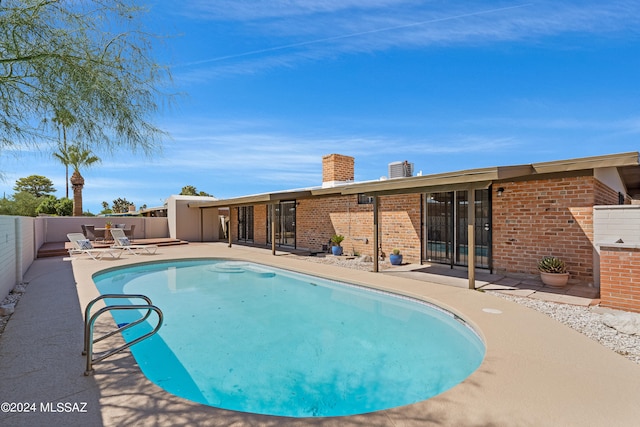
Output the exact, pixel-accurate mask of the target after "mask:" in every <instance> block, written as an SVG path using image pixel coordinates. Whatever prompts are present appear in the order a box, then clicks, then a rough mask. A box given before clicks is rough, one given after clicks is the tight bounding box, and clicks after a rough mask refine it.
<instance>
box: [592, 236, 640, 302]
mask: <svg viewBox="0 0 640 427" xmlns="http://www.w3.org/2000/svg"><path fill="white" fill-rule="evenodd" d="M600 305H602V306H604V307H611V308H616V309H619V310H627V311H635V312H638V313H640V248H638V247H613V246H602V247H601V248H600Z"/></svg>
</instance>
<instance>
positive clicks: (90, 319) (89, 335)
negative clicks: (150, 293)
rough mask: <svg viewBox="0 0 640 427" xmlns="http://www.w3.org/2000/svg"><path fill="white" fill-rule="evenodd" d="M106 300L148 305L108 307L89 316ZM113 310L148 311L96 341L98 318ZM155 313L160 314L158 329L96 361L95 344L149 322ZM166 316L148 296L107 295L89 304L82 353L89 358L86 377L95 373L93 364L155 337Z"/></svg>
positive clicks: (85, 315)
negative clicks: (130, 301)
mask: <svg viewBox="0 0 640 427" xmlns="http://www.w3.org/2000/svg"><path fill="white" fill-rule="evenodd" d="M105 298H115V299H117V298H126V299H142V300H144V301H145V302H146V304H117V305H107V306H105V307H103V308H101V309H100V310H98V311H97V312H96V313H95V314H93V315H92V316H89V315H90V314H91V308H92V307H93V305H94V304H95V303H97V302H98V301H101V300H104V299H105ZM112 310H146V311H147V312H146V314H145V315H144V316H143V317H141V318H140V319H138V320H136V321H134V322H131V323H125V324H119V325H118V329H116V330H115V331H111V332H109V333H108V334H105V335H103V336H101V337H99V338H96V339H95V340H94V339H93V325H94V324H95V322H96V319H97V318H98V317H100V315H102V314H104V313H106V312H109V311H112ZM153 311H155V312H156V313H157V314H158V324H157V325H156V327H155V328H154V329H153V330H152V331H151V332H147V333H146V334H144V335H142V336H140V337H138V338H136V339H135V340H133V341H131V342H128V343H126V344H124V345H122V346H120V347H118V348H115V349H113V350H109V351H107V352H105V353H104V354H102V355H100V356H98V357H96V358H95V359H94V357H93V344H95V343H97V342H99V341H102V340H104V339H106V338H109V337H110V336H112V335H115V334H117V333H118V332H124V331H125V330H127V329H129V328H131V327H133V326H135V325H138V324H140V323H142V322H144V321H145V320H147V319H148V318H149V316H151V313H152V312H153ZM163 318H164V316H163V315H162V310H160V309H159V308H158V307H156V306H155V305H153V304H152V303H151V299H150V298H149V297H147V296H146V295H137V294H105V295H101V296H99V297H98V298H95V299H94V300H92V301H91V302H90V303H89V304H87V308H85V310H84V350H83V351H82V354H83V355H86V356H87V368H86V370H85V371H84V374H85V375H91V374H92V373H93V364H94V363H97V362H101V361H103V360H104V359H106V358H107V357H110V356H113V355H114V354H117V353H120V352H121V351H122V350H125V349H127V348H129V347H131V346H132V345H134V344H137V343H139V342H140V341H142V340H145V339H147V338H149V337H150V336H152V335H154V334H155V333H156V332H158V330H159V329H160V327H161V326H162V321H163Z"/></svg>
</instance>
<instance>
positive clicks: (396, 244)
mask: <svg viewBox="0 0 640 427" xmlns="http://www.w3.org/2000/svg"><path fill="white" fill-rule="evenodd" d="M379 214H380V220H379V227H380V244H381V247H382V251H383V252H384V253H385V254H386V255H387V256H388V255H389V254H390V253H391V250H392V249H394V248H398V249H400V251H401V253H402V254H403V256H404V260H405V261H407V262H415V263H418V262H420V195H417V194H412V195H401V196H384V197H380V198H379ZM296 217H297V222H296V232H297V244H298V247H300V248H308V249H311V250H318V251H319V250H321V249H322V245H323V244H325V245H326V244H327V243H328V242H329V239H330V238H331V236H333V235H334V234H342V235H343V236H345V240H344V241H343V242H342V247H343V248H344V251H345V253H346V254H353V253H354V252H357V253H359V254H361V255H373V251H374V247H373V205H370V204H362V205H359V204H358V198H357V196H355V195H354V196H339V197H324V198H318V199H302V200H300V204H299V205H298V208H297V210H296ZM365 239H366V240H365Z"/></svg>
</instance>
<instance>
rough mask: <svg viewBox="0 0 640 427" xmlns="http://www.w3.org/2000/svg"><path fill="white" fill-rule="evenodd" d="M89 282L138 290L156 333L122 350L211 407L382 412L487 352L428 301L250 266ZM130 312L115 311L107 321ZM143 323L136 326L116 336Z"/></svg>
mask: <svg viewBox="0 0 640 427" xmlns="http://www.w3.org/2000/svg"><path fill="white" fill-rule="evenodd" d="M390 280H392V279H391V278H390ZM94 281H95V283H96V285H97V287H98V289H99V291H100V292H101V293H102V294H106V293H129V294H144V295H147V296H149V297H150V298H151V300H152V301H153V303H154V305H156V306H158V307H160V309H161V310H162V311H163V312H164V324H163V325H162V328H161V329H160V332H159V333H158V334H157V335H155V336H153V337H152V338H150V339H148V340H145V341H143V342H141V343H139V344H136V345H134V346H133V347H131V350H132V352H133V355H134V357H135V359H136V361H137V362H138V364H139V365H140V368H141V369H142V371H143V373H144V374H145V375H146V376H147V377H148V378H149V379H150V380H151V381H153V382H154V383H156V384H157V385H158V386H160V387H162V388H164V389H165V390H167V391H168V392H170V393H173V394H175V395H178V396H181V397H184V398H186V399H190V400H193V401H196V402H199V403H202V404H206V405H211V406H215V407H219V408H225V409H231V410H236V411H243V412H252V413H258V414H269V415H281V416H291V417H322V416H340V415H352V414H360V413H366V412H373V411H378V410H382V409H388V408H392V407H396V406H401V405H406V404H410V403H415V402H418V401H421V400H425V399H428V398H430V397H432V396H435V395H437V394H439V393H442V392H443V391H445V390H447V389H449V388H451V387H453V386H454V385H456V384H458V383H460V382H461V381H463V380H464V379H465V378H466V377H467V376H469V375H470V374H471V373H472V372H473V371H474V370H476V369H477V367H478V366H479V365H480V363H481V362H482V359H483V357H484V352H485V348H484V344H483V343H482V341H481V340H480V339H479V337H478V336H477V335H476V334H475V333H474V332H473V331H472V330H471V329H470V328H469V327H468V326H466V325H465V324H464V323H462V322H460V321H459V320H457V319H456V318H455V317H454V316H453V315H451V314H449V313H447V312H445V311H443V310H440V309H438V308H436V307H433V306H429V305H427V304H423V303H420V302H417V301H415V300H411V299H407V298H401V297H396V296H392V295H390V294H384V293H381V292H375V291H370V290H366V289H364V288H360V287H356V286H351V285H346V284H342V283H338V282H333V281H328V280H323V279H321V278H318V277H314V276H307V275H301V274H296V273H292V272H289V271H286V270H280V269H276V268H272V267H266V266H261V265H258V264H252V263H246V262H235V261H227V260H211V259H209V260H187V261H172V262H166V263H152V264H142V265H138V266H133V267H124V268H121V269H116V270H111V271H108V272H105V273H100V274H97V275H95V276H94ZM138 302H139V301H138ZM107 303H109V301H108V302H107ZM113 303H116V302H115V301H114V302H113ZM118 303H121V300H119V301H118ZM154 316H155V314H154V315H152V316H151V318H150V319H149V322H150V323H151V324H153V325H155V320H156V319H157V317H154ZM139 317H140V314H139V313H132V311H119V312H114V318H115V321H116V323H126V322H130V321H132V320H134V319H136V318H139ZM151 328H152V326H151V325H150V324H146V323H145V324H142V325H138V326H136V327H133V328H131V329H130V330H129V331H126V332H125V333H124V336H125V339H126V340H132V339H135V338H136V337H137V336H139V335H140V333H141V332H143V329H144V330H150V329H151Z"/></svg>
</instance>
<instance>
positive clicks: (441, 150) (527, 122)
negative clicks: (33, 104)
mask: <svg viewBox="0 0 640 427" xmlns="http://www.w3.org/2000/svg"><path fill="white" fill-rule="evenodd" d="M149 6H150V7H151V12H150V14H149V16H148V18H149V22H150V25H151V27H152V29H153V30H154V31H155V32H157V33H161V34H168V35H171V36H172V37H170V38H169V39H167V40H165V41H164V43H163V44H162V45H159V46H158V47H157V48H156V50H155V52H156V55H157V56H158V58H159V59H160V61H161V62H163V63H166V64H169V65H171V68H172V73H173V78H174V85H175V87H174V90H175V91H177V92H181V93H183V94H184V96H182V97H180V98H179V99H178V101H177V103H176V105H175V106H174V107H173V108H172V109H170V110H166V111H163V113H162V114H160V115H158V117H157V120H156V122H157V124H158V125H159V126H160V127H161V128H162V129H164V130H166V131H168V132H169V134H170V135H171V138H170V139H167V141H166V142H165V144H164V146H163V150H162V153H157V154H155V155H154V156H152V157H145V156H144V155H143V154H140V153H131V152H129V151H124V150H122V151H119V152H116V153H113V154H110V153H99V155H100V156H101V157H102V159H103V161H102V163H101V164H99V165H97V166H95V167H93V168H91V169H86V170H84V171H82V173H83V176H84V177H85V180H86V185H85V189H84V192H83V195H84V208H85V210H87V209H88V210H90V211H92V212H94V213H97V212H99V211H100V209H101V206H100V205H101V202H102V201H103V200H105V201H107V202H109V203H111V202H112V200H113V199H116V198H118V197H124V198H126V199H127V200H129V201H132V202H134V203H135V204H136V205H138V206H139V205H141V204H147V205H148V206H158V205H162V203H163V201H164V200H165V199H166V198H167V197H168V196H169V195H171V194H177V193H179V192H180V190H181V188H182V187H183V186H185V185H193V186H195V187H196V188H197V189H198V190H202V191H206V192H208V193H211V194H213V195H214V196H216V197H219V198H227V197H234V196H242V195H248V194H255V193H262V192H267V191H276V190H284V189H293V188H301V187H309V186H316V185H320V184H321V180H322V174H321V170H322V167H321V158H322V156H323V155H325V154H330V153H340V154H346V155H350V156H353V157H355V175H356V176H355V178H356V180H358V181H362V180H371V179H378V178H379V177H381V176H384V175H386V174H387V165H388V163H390V162H394V161H402V160H408V161H410V162H413V163H414V165H415V170H416V171H422V173H423V174H430V173H440V172H448V171H456V170H462V169H469V168H479V167H489V166H503V165H512V164H523V163H533V162H541V161H550V160H560V159H567V158H575V157H584V156H592V155H602V154H611V153H619V152H627V151H637V150H639V149H640V144H639V143H638V142H639V138H640V2H638V1H637V0H636V1H607V2H602V1H589V0H586V1H579V2H578V1H573V2H567V1H534V2H515V1H455V2H454V1H437V0H436V1H414V0H313V1H312V0H264V1H260V0H245V1H240V0H216V1H209V0H182V1H180V2H175V1H168V0H162V1H156V2H150V3H149ZM0 170H1V171H3V172H4V175H5V180H4V182H0V191H2V192H4V193H6V194H7V195H10V194H12V193H13V190H12V187H13V185H14V183H15V180H16V179H18V178H20V177H24V176H28V175H31V174H39V175H45V176H47V177H49V178H51V179H52V180H53V181H54V183H55V185H56V188H57V189H58V192H57V193H56V195H57V196H58V197H61V196H64V192H65V185H64V168H63V167H62V166H61V165H60V164H57V163H56V162H55V161H54V160H53V159H52V158H51V157H50V154H49V153H47V152H42V151H41V152H37V153H31V154H30V153H22V155H21V157H19V158H14V157H12V156H7V155H4V156H3V157H0Z"/></svg>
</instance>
